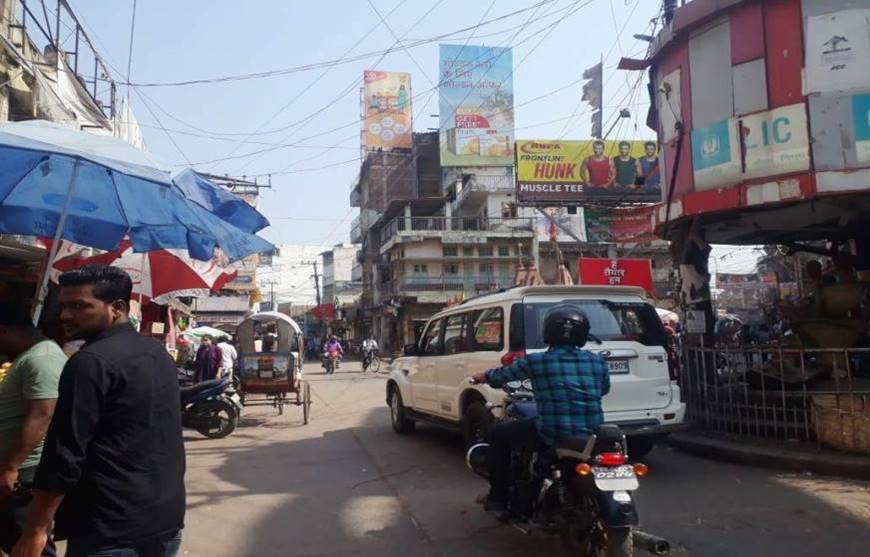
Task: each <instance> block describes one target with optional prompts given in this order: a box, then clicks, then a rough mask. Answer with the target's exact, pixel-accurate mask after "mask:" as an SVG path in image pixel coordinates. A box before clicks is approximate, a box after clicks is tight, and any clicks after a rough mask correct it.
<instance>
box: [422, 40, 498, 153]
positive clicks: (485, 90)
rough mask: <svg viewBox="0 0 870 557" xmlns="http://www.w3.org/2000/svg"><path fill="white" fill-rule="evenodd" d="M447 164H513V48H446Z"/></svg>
mask: <svg viewBox="0 0 870 557" xmlns="http://www.w3.org/2000/svg"><path fill="white" fill-rule="evenodd" d="M440 52H441V56H440V67H439V75H440V79H439V87H438V90H439V94H440V97H439V103H438V104H439V113H440V120H441V121H440V131H441V138H440V143H441V166H510V165H511V164H513V144H514V90H513V55H512V51H511V49H510V48H496V47H489V46H470V45H451V44H443V45H441V48H440Z"/></svg>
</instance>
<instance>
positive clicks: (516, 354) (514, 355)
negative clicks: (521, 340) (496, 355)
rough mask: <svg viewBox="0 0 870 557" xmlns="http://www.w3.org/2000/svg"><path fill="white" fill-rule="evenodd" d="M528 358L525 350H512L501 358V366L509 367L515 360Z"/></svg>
mask: <svg viewBox="0 0 870 557" xmlns="http://www.w3.org/2000/svg"><path fill="white" fill-rule="evenodd" d="M525 357H526V351H525V350H511V351H510V352H508V353H507V354H505V355H504V356H502V357H501V365H503V366H509V365H511V364H512V363H514V360H518V359H520V358H525Z"/></svg>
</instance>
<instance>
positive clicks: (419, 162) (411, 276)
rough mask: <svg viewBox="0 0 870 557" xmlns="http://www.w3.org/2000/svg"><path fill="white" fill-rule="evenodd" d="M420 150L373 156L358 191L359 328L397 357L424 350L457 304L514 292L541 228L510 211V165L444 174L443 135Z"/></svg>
mask: <svg viewBox="0 0 870 557" xmlns="http://www.w3.org/2000/svg"><path fill="white" fill-rule="evenodd" d="M413 145H414V147H413V150H412V152H411V153H401V152H371V153H369V154H368V155H367V157H366V160H365V162H364V163H363V166H362V169H361V171H360V177H359V179H358V181H357V182H356V183H355V184H354V187H353V189H352V192H351V205H352V206H355V207H359V208H360V215H359V217H358V218H357V219H356V220H355V221H354V224H353V226H352V229H351V240H352V241H353V240H358V241H360V242H361V244H362V247H361V250H360V261H361V275H362V279H363V292H362V296H361V300H360V304H359V312H358V315H357V316H356V319H355V324H356V327H357V329H358V330H359V331H360V333H359V334H361V335H367V334H372V335H374V337H375V338H377V339H378V340H379V341H380V344H381V346H382V347H383V348H384V349H385V350H388V351H397V350H399V349H401V347H402V346H403V345H404V344H408V343H411V342H414V341H415V339H416V337H417V335H418V334H419V332H420V330H421V328H422V326H423V324H424V323H425V321H426V320H427V319H428V318H429V317H430V316H431V315H432V314H433V313H435V312H437V311H439V310H440V309H442V308H443V307H445V306H446V305H447V304H448V303H449V302H450V301H451V300H459V299H462V298H468V297H470V296H474V295H476V294H479V293H481V292H486V291H489V290H493V289H497V288H500V287H506V286H510V285H511V284H513V267H514V265H515V263H516V262H517V261H518V258H519V257H520V256H521V255H526V256H528V255H532V254H534V252H535V249H536V248H535V234H534V230H533V226H532V220H531V219H529V218H517V217H515V216H510V215H507V216H505V213H504V212H503V206H504V203H505V202H507V201H509V200H510V199H511V196H512V195H513V190H514V181H513V171H512V169H511V168H510V167H499V168H475V169H465V170H463V169H457V168H451V169H449V170H442V168H441V165H440V162H439V154H438V134H437V133H416V134H414V143H413Z"/></svg>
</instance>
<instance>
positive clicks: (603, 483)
mask: <svg viewBox="0 0 870 557" xmlns="http://www.w3.org/2000/svg"><path fill="white" fill-rule="evenodd" d="M592 473H593V475H594V476H595V485H596V486H597V487H598V489H601V490H602V491H631V490H634V489H637V487H638V483H637V476H636V475H635V473H634V467H633V466H631V465H630V464H626V465H623V466H615V467H613V468H609V467H607V468H605V467H598V466H593V467H592Z"/></svg>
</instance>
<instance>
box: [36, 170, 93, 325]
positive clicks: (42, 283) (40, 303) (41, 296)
mask: <svg viewBox="0 0 870 557" xmlns="http://www.w3.org/2000/svg"><path fill="white" fill-rule="evenodd" d="M81 164H82V163H81V160H79V159H76V160H75V163H74V164H73V171H72V177H71V178H70V180H69V188H68V189H67V191H66V199H64V201H63V210H61V213H60V218H58V219H57V230H55V232H54V240H53V241H52V242H51V249H50V250H49V252H48V261H47V262H46V264H45V268H44V269H43V270H42V277H41V278H40V279H39V290H38V291H37V294H36V300H34V303H33V310H32V311H31V316H32V318H33V325H34V326H37V325H39V317H40V316H41V315H42V308H43V307H44V306H45V297H46V295H47V294H48V277H49V275H50V274H51V265H52V263H53V262H54V258H55V257H56V256H57V250H58V249H59V248H60V239H61V236H63V229H64V227H65V226H66V217H67V215H68V214H69V208H70V206H71V205H72V200H73V196H74V194H75V190H76V180H77V179H78V176H79V167H80V166H81Z"/></svg>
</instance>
